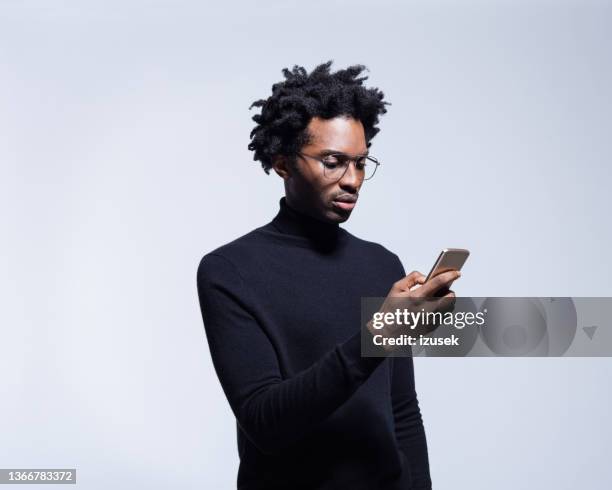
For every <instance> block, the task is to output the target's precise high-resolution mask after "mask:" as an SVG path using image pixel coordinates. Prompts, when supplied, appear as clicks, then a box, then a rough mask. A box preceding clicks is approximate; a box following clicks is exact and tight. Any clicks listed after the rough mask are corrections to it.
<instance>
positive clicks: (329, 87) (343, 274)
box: [197, 62, 457, 490]
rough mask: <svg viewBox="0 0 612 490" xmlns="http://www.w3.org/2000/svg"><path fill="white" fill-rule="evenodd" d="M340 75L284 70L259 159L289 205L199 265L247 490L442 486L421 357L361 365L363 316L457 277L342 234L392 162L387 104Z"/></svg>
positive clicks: (256, 139) (348, 72)
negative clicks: (378, 154)
mask: <svg viewBox="0 0 612 490" xmlns="http://www.w3.org/2000/svg"><path fill="white" fill-rule="evenodd" d="M330 66H331V62H328V63H325V64H322V65H320V66H318V67H316V68H315V69H314V70H313V71H312V72H311V73H307V72H306V70H305V69H304V68H302V67H298V66H295V67H294V68H293V70H292V71H289V70H288V69H285V70H283V73H284V75H285V80H284V81H283V82H280V83H276V84H275V85H273V87H272V91H273V93H272V95H271V96H270V97H269V98H268V99H265V100H258V101H256V102H255V103H254V104H253V106H257V107H261V113H260V114H258V115H256V116H254V117H253V120H254V121H255V122H256V123H257V126H256V127H255V128H254V129H253V131H252V132H251V138H252V140H251V143H250V145H249V149H251V150H254V152H255V153H254V159H255V160H256V161H259V162H261V165H262V167H263V169H264V171H265V172H266V173H269V172H270V170H271V169H273V170H274V171H275V172H276V173H277V174H278V175H279V176H280V177H281V178H282V179H283V181H284V186H285V196H284V197H282V198H281V199H280V201H279V206H280V208H279V211H278V214H277V215H276V216H275V217H274V218H273V219H272V221H271V222H269V223H268V224H266V225H264V226H261V227H259V228H256V229H255V230H253V231H251V232H250V233H247V234H246V235H244V236H242V237H240V238H237V239H236V240H234V241H232V242H230V243H228V244H225V245H223V246H221V247H219V248H217V249H216V250H214V251H212V252H210V253H208V254H207V255H205V256H204V257H203V259H202V261H201V263H200V266H199V268H198V276H197V280H198V293H199V299H200V306H201V311H202V316H203V320H204V326H205V330H206V335H207V339H208V343H209V347H210V352H211V357H212V360H213V364H214V367H215V370H216V373H217V375H218V377H219V380H220V382H221V385H222V387H223V390H224V393H225V395H226V397H227V399H228V401H229V404H230V406H231V409H232V411H233V413H234V415H235V416H236V422H237V435H238V451H239V456H240V467H239V470H238V482H237V483H238V488H239V489H245V490H247V489H248V490H252V489H265V490H271V489H291V490H292V489H348V488H351V489H368V490H375V489H386V490H387V489H388V490H392V489H398V490H399V489H402V490H408V489H411V488H419V489H421V488H431V479H430V474H429V462H428V454H427V443H426V437H425V431H424V428H423V423H422V419H421V414H420V410H419V405H418V401H417V395H416V392H415V385H414V370H413V362H412V358H411V357H404V358H401V357H361V331H360V322H361V318H360V314H361V313H360V305H361V298H362V297H367V296H370V297H384V296H387V297H390V296H405V297H410V296H411V295H415V294H417V293H416V292H418V293H419V294H421V295H425V294H430V295H432V294H433V293H434V292H435V291H438V290H441V289H443V288H444V287H445V286H448V285H449V284H450V282H452V280H453V279H456V277H457V276H455V275H454V273H445V274H444V275H441V276H438V277H437V278H436V282H435V283H434V282H433V280H432V281H429V282H428V283H426V284H423V283H424V279H425V277H424V276H423V274H421V273H418V272H413V273H411V274H410V275H408V276H406V274H405V271H404V268H403V266H402V264H401V262H400V260H399V258H398V256H397V255H395V254H394V253H392V252H390V251H389V250H387V249H386V248H384V247H383V246H381V245H379V244H377V243H374V242H370V241H365V240H362V239H359V238H357V237H355V236H354V235H352V234H351V233H349V232H347V231H346V230H345V229H344V228H341V227H340V226H339V223H343V222H345V221H346V220H347V219H348V218H349V216H350V215H351V212H352V211H353V209H354V208H355V206H356V204H357V199H358V197H359V195H360V192H361V189H362V186H363V184H364V181H366V180H371V178H372V177H373V175H374V172H375V171H376V168H377V167H378V165H379V163H378V161H377V160H376V159H375V158H374V157H372V156H370V155H369V148H370V144H371V140H372V138H373V137H374V136H375V135H376V133H377V132H378V131H379V129H378V128H377V127H376V125H377V124H378V117H379V115H381V114H384V113H385V112H386V109H385V105H386V104H387V103H386V102H384V101H383V93H382V92H381V91H379V90H378V89H376V88H365V87H364V86H363V82H364V80H366V79H367V77H360V76H359V75H360V73H361V72H362V71H363V69H364V67H363V66H360V65H358V66H351V67H349V68H347V69H345V70H339V71H336V72H335V73H331V72H330ZM430 283H431V284H430ZM415 285H422V286H421V287H420V288H419V289H418V290H416V289H414V286H415ZM411 289H412V290H411ZM415 291H416V292H415ZM387 293H389V294H388V295H387ZM449 294H453V293H452V292H450V293H449Z"/></svg>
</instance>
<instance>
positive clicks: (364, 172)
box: [296, 152, 380, 181]
mask: <svg viewBox="0 0 612 490" xmlns="http://www.w3.org/2000/svg"><path fill="white" fill-rule="evenodd" d="M296 155H299V156H301V157H308V158H312V159H313V160H317V161H318V162H320V163H321V165H323V175H324V176H325V177H326V178H328V179H330V180H335V181H338V180H340V179H341V178H342V177H344V174H345V173H346V170H347V169H348V166H349V164H350V162H353V163H354V164H355V170H356V171H357V175H359V177H360V178H362V179H363V180H369V179H371V178H372V177H374V174H375V173H376V169H377V168H378V166H379V165H380V162H379V161H378V160H377V159H376V158H374V157H372V156H370V155H357V156H354V157H351V156H349V155H346V154H345V153H330V154H328V155H324V156H321V157H315V156H313V155H307V154H305V153H301V152H296Z"/></svg>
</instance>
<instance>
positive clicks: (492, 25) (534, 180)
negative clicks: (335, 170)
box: [0, 0, 612, 490]
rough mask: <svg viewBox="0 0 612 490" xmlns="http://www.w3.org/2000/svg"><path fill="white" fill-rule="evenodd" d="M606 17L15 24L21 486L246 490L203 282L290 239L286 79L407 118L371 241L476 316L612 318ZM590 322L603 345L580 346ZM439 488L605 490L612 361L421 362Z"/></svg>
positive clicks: (396, 12)
mask: <svg viewBox="0 0 612 490" xmlns="http://www.w3.org/2000/svg"><path fill="white" fill-rule="evenodd" d="M611 21H612V6H611V4H610V3H609V2H593V1H590V2H589V1H583V0H582V1H578V0H576V1H572V2H568V1H559V2H553V1H548V2H545V1H536V2H509V1H504V2H502V1H497V2H450V1H448V2H440V1H435V2H427V3H425V2H423V3H421V2H389V1H386V2H385V1H383V2H381V1H378V2H374V1H369V2H364V1H356V0H353V1H350V2H349V1H325V2H323V1H308V2H306V1H303V2H296V1H280V0H277V1H261V2H246V1H245V2H231V1H225V2H220V3H217V4H206V3H204V2H195V1H193V2H191V1H174V2H170V1H151V2H138V1H133V0H132V1H108V0H107V1H89V2H80V1H66V0H64V1H58V0H56V1H42V0H41V1H17V0H4V1H2V2H0V165H1V174H0V186H1V189H0V190H1V192H0V200H1V205H2V206H1V209H2V215H1V217H2V221H1V227H2V240H1V241H0V247H1V250H0V252H1V253H0V297H1V298H2V300H1V301H2V303H1V304H2V307H1V308H0V400H1V403H0V467H3V468H10V467H21V468H33V467H47V468H49V467H64V468H66V467H76V468H77V471H78V481H79V483H78V485H79V487H80V488H84V489H101V490H106V489H109V488H113V489H116V490H120V489H126V490H128V489H129V490H131V489H134V488H147V489H201V488H210V489H229V488H235V480H236V471H237V464H238V456H237V449H236V435H235V425H234V424H235V423H234V418H233V415H232V414H231V411H230V409H229V405H228V404H227V402H226V400H225V398H224V395H223V392H222V391H221V387H220V385H219V383H218V380H217V378H216V375H215V373H214V370H213V367H212V364H211V360H210V355H209V351H208V346H207V343H206V338H205V335H204V329H203V326H202V320H201V316H200V311H199V306H198V301H197V294H196V283H195V274H196V269H197V265H198V263H199V260H200V258H201V257H202V256H203V255H204V254H205V253H206V252H208V251H210V250H212V249H213V248H216V247H217V246H219V245H221V244H223V243H226V242H227V241H230V240H232V239H234V238H236V237H237V236H239V235H242V234H244V233H246V232H248V231H250V230H251V229H253V228H255V227H257V226H260V225H262V224H265V223H266V222H268V221H269V220H270V219H271V218H272V217H273V216H274V215H275V214H276V212H277V207H278V199H279V198H280V197H281V196H282V194H283V187H282V184H281V180H280V179H279V178H278V177H277V176H276V175H274V174H271V175H269V176H267V175H266V174H265V173H264V172H263V170H262V169H261V168H260V166H259V165H258V164H257V163H255V162H253V161H252V155H251V154H250V152H248V150H247V144H248V142H249V132H250V130H251V129H252V127H253V126H254V123H253V121H251V119H250V118H251V117H252V115H253V114H254V111H249V110H248V107H249V105H250V104H251V102H252V101H254V100H255V99H258V98H262V97H267V96H268V95H269V94H270V89H271V86H272V84H273V83H275V82H277V81H279V80H281V79H282V74H281V69H282V68H283V67H291V66H292V65H293V64H300V65H304V66H305V67H306V68H307V69H309V70H310V69H312V68H313V67H314V66H315V65H316V64H318V63H320V62H323V61H327V60H328V59H333V60H334V61H335V65H334V66H335V67H337V68H340V67H345V66H347V65H348V64H354V63H362V64H365V65H366V66H368V68H369V69H370V73H369V74H370V80H369V81H368V82H367V83H368V84H371V85H375V86H378V87H380V88H381V89H382V90H383V91H384V92H385V94H386V96H387V98H388V100H389V101H391V102H392V106H390V107H389V113H388V114H387V115H385V116H384V117H383V118H382V120H381V133H380V134H379V135H378V136H377V137H376V138H375V140H374V142H373V147H372V154H374V155H376V156H377V157H378V158H379V159H380V160H381V162H382V163H383V166H382V167H381V169H380V170H379V173H377V175H376V177H375V179H374V180H372V181H371V182H367V183H366V185H367V188H365V187H364V189H363V190H362V195H361V199H360V201H359V204H358V206H357V208H356V209H355V211H354V212H353V216H352V217H351V219H350V221H349V222H347V223H346V228H347V229H348V230H350V231H351V232H352V233H354V234H356V235H357V236H361V237H363V238H366V239H369V240H374V241H378V242H380V243H382V244H383V245H385V246H387V247H388V248H389V249H391V250H393V251H394V252H396V253H397V254H399V256H400V257H401V258H402V261H403V263H404V266H405V268H406V270H407V271H410V270H413V269H418V270H421V271H422V272H425V273H426V272H427V270H428V268H429V267H430V266H431V263H432V262H433V260H434V259H435V257H436V255H437V253H438V251H439V249H441V248H442V247H465V248H468V249H470V250H471V251H472V255H471V257H470V259H469V261H468V263H467V264H466V266H465V269H464V274H463V277H462V278H461V279H460V280H459V281H458V282H457V283H456V287H455V288H454V289H455V290H456V292H457V294H459V295H464V296H468V295H471V296H503V295H508V296H612V283H611V281H610V275H611V273H612V264H611V261H610V249H611V247H612V234H611V227H610V218H609V211H610V208H611V204H612V202H611V201H612V198H611V197H610V179H611V177H612V175H611V174H612V171H611V170H610V160H611V156H612V148H611V146H612V143H611V138H610V134H612V131H611V130H612V128H611V119H612V116H611V114H612V103H611V90H610V87H611V86H612V70H611V66H610V60H611V59H612V49H611V48H612V35H611V32H612V31H611V30H610V25H611ZM579 327H580V326H579ZM415 364H416V376H417V390H418V393H419V399H420V403H421V409H422V413H423V418H424V423H425V428H426V432H427V437H428V444H429V457H430V463H431V474H432V479H433V482H434V488H436V489H437V490H444V489H448V490H451V489H457V488H470V489H508V490H510V489H512V490H514V489H517V488H540V489H575V488H585V489H602V490H603V489H608V488H610V487H611V486H612V470H611V469H610V466H609V455H610V453H611V451H612V442H611V441H612V421H611V419H610V416H609V414H610V411H611V409H612V400H611V395H610V380H611V375H612V362H611V360H610V359H609V358H608V359H606V358H602V359H578V358H558V359H498V358H490V359H479V358H471V359H465V358H459V359H440V358H435V359H417V360H416V361H415Z"/></svg>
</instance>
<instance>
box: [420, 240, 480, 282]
mask: <svg viewBox="0 0 612 490" xmlns="http://www.w3.org/2000/svg"><path fill="white" fill-rule="evenodd" d="M469 255H470V252H469V250H466V249H464V248H445V249H444V250H442V252H440V255H439V256H438V260H436V262H435V263H434V265H433V267H432V268H431V271H429V274H427V279H425V282H427V281H429V280H430V279H431V278H432V277H434V276H437V275H438V274H442V273H443V272H446V271H452V270H454V271H460V270H461V267H463V264H465V261H466V260H467V258H468V256H469Z"/></svg>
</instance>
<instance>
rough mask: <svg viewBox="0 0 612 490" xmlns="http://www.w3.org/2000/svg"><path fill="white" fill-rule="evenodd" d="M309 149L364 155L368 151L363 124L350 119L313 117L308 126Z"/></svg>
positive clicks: (342, 117) (344, 117)
mask: <svg viewBox="0 0 612 490" xmlns="http://www.w3.org/2000/svg"><path fill="white" fill-rule="evenodd" d="M308 133H309V134H310V142H309V144H308V146H309V147H316V148H317V149H320V150H322V149H331V150H337V151H340V152H343V153H365V152H367V150H368V147H367V145H366V141H365V132H364V130H363V124H362V123H361V121H359V120H357V119H353V118H352V117H346V116H339V117H334V118H332V119H322V118H319V117H314V118H312V119H311V121H310V123H309V124H308Z"/></svg>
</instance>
